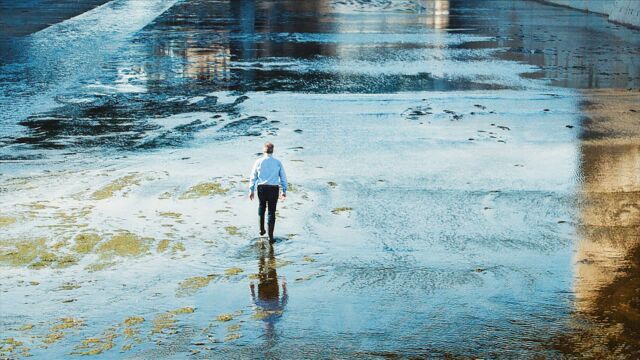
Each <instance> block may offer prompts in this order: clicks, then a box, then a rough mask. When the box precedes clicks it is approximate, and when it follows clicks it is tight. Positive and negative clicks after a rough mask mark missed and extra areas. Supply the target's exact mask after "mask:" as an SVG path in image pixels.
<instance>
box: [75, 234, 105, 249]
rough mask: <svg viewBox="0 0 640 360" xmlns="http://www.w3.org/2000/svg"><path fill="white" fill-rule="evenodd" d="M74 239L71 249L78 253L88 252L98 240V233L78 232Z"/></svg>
mask: <svg viewBox="0 0 640 360" xmlns="http://www.w3.org/2000/svg"><path fill="white" fill-rule="evenodd" d="M75 240H76V243H75V245H74V247H73V250H75V251H76V252H77V253H79V254H88V253H90V252H91V251H92V250H93V248H94V247H95V246H96V244H97V243H99V242H100V235H98V234H96V233H82V234H78V235H77V236H76V239H75Z"/></svg>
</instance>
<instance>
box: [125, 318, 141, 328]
mask: <svg viewBox="0 0 640 360" xmlns="http://www.w3.org/2000/svg"><path fill="white" fill-rule="evenodd" d="M143 322H144V318H143V317H142V316H130V317H128V318H126V319H125V320H124V325H125V326H133V325H137V324H141V323H143Z"/></svg>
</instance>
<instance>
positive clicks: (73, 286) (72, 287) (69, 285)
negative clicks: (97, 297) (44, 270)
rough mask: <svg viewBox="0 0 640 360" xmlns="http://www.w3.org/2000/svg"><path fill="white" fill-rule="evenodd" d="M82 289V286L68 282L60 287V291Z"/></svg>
mask: <svg viewBox="0 0 640 360" xmlns="http://www.w3.org/2000/svg"><path fill="white" fill-rule="evenodd" d="M75 289H80V285H79V284H78V283H77V282H66V283H64V284H62V286H60V290H67V291H68V290H75Z"/></svg>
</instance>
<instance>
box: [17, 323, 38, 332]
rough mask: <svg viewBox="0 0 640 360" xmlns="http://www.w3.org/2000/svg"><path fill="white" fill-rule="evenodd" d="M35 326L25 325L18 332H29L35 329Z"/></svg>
mask: <svg viewBox="0 0 640 360" xmlns="http://www.w3.org/2000/svg"><path fill="white" fill-rule="evenodd" d="M34 326H35V325H33V324H24V325H22V326H20V327H19V328H18V331H27V330H31V329H33V327H34Z"/></svg>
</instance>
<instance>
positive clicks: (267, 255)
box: [249, 244, 288, 345]
mask: <svg viewBox="0 0 640 360" xmlns="http://www.w3.org/2000/svg"><path fill="white" fill-rule="evenodd" d="M278 280H279V279H278V273H277V270H276V257H275V254H274V251H273V246H272V245H271V244H268V245H266V246H265V245H264V244H263V245H261V247H260V253H259V258H258V291H257V295H256V289H255V288H256V286H255V284H254V283H253V282H252V283H251V284H250V285H249V287H250V288H251V299H252V300H253V304H254V309H255V314H254V317H255V318H257V319H260V320H262V321H263V322H264V324H265V338H266V340H267V342H269V343H270V345H273V344H272V343H273V342H274V341H275V335H276V334H275V323H276V322H277V321H278V320H280V318H281V317H282V313H283V312H284V308H285V306H286V305H287V300H288V295H287V280H286V279H285V278H284V277H282V295H281V294H280V285H279V284H278Z"/></svg>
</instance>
